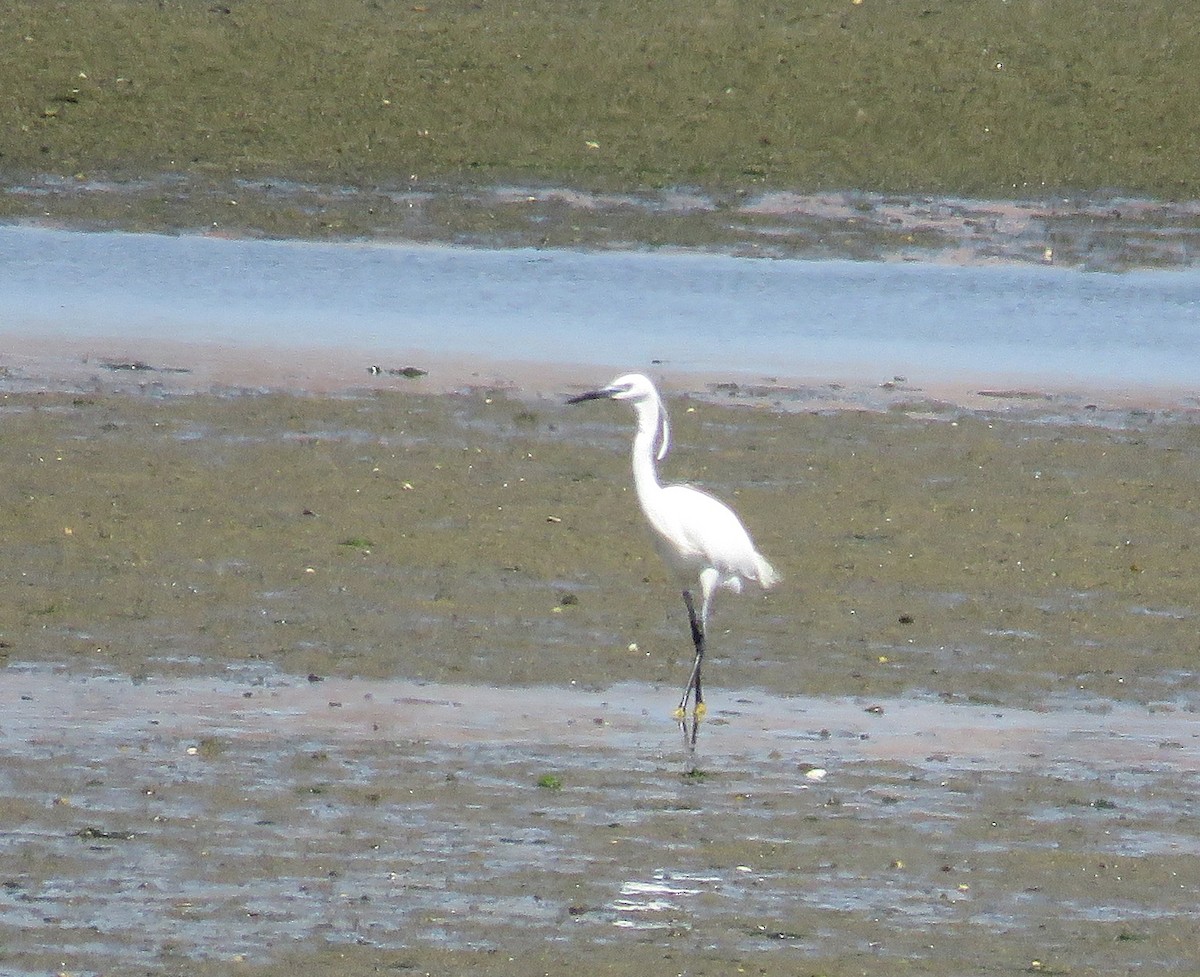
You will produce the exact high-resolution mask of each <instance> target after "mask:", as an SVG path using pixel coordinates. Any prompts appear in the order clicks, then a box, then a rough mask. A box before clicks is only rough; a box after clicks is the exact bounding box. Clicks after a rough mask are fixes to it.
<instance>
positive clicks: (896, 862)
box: [0, 663, 1200, 974]
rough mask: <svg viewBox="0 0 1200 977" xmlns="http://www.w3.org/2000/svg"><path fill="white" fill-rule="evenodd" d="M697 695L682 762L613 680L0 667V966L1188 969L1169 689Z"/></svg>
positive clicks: (674, 732) (1185, 746) (661, 702)
mask: <svg viewBox="0 0 1200 977" xmlns="http://www.w3.org/2000/svg"><path fill="white" fill-rule="evenodd" d="M712 697H713V698H714V699H719V700H722V701H723V702H724V704H725V705H724V707H723V708H718V709H717V710H715V711H714V713H713V714H712V715H711V716H710V717H709V718H708V719H706V721H705V722H704V723H703V724H702V727H701V730H700V735H699V742H698V746H697V750H696V754H695V755H694V756H689V755H688V752H687V751H686V750H685V747H684V744H683V742H682V740H681V738H680V735H679V730H678V729H677V728H676V726H675V724H674V723H673V721H672V720H671V719H670V718H669V716H668V710H669V702H668V701H666V699H667V698H668V697H665V694H664V692H663V691H662V690H660V689H654V688H651V687H649V686H644V685H638V684H633V683H625V684H621V685H618V686H614V687H612V688H610V689H606V690H603V691H599V692H585V691H579V690H575V689H564V688H530V689H503V690H498V689H490V688H484V687H478V686H462V685H459V686H450V685H437V684H418V683H409V682H397V681H363V680H345V679H329V680H325V681H311V680H305V679H304V678H302V677H289V676H282V675H278V674H275V673H273V672H271V671H269V670H263V671H260V672H259V673H258V674H254V675H251V674H247V675H244V676H242V677H241V678H233V679H221V678H183V677H174V678H152V679H148V680H144V681H138V682H135V681H131V680H130V679H129V678H127V677H122V676H119V675H93V676H90V677H80V676H77V675H64V674H57V673H55V672H53V671H51V670H49V669H47V668H45V667H44V666H24V665H20V664H19V663H14V664H13V665H10V667H9V668H8V669H7V671H6V678H5V682H4V684H3V686H2V687H0V708H2V710H3V716H4V720H3V725H2V726H0V749H2V750H3V754H4V766H3V776H2V778H0V810H2V811H3V812H4V822H5V823H6V824H7V825H8V826H9V827H8V829H7V830H6V831H5V832H4V833H3V834H2V835H0V877H2V878H3V879H4V880H5V882H4V887H3V890H2V891H0V905H2V906H3V913H2V920H3V921H2V922H0V933H2V935H3V945H4V959H5V961H6V972H9V973H13V974H25V973H29V974H32V973H40V972H42V967H43V962H44V961H47V960H51V959H52V960H54V961H57V962H58V963H56V964H55V966H62V967H66V968H69V969H71V970H74V971H78V970H81V971H82V972H87V973H109V972H118V971H120V972H125V971H127V970H133V969H139V968H149V969H150V970H151V971H155V970H156V969H157V968H160V967H162V966H164V965H167V964H169V963H170V962H171V961H177V960H184V959H191V960H194V961H200V960H207V961H209V962H211V963H220V962H233V961H240V962H244V963H245V964H247V965H253V964H266V963H268V962H270V961H271V960H273V959H277V958H279V957H280V956H281V955H284V954H286V953H288V952H289V951H290V950H291V949H293V948H296V947H299V946H306V945H307V946H313V945H323V946H333V947H345V948H354V947H357V948H371V949H373V950H375V951H381V950H384V951H386V950H408V951H410V952H414V953H417V954H418V959H420V957H419V954H420V953H421V952H422V950H425V951H429V952H435V951H437V952H440V951H454V952H462V951H474V950H497V949H499V950H506V949H511V948H512V947H513V946H520V945H523V944H524V943H525V942H527V941H529V940H538V941H550V942H551V943H553V944H556V945H558V946H559V947H560V949H561V950H562V952H563V953H564V954H565V955H567V956H569V955H570V954H571V953H572V952H579V951H580V950H582V948H584V947H590V948H592V950H593V951H594V952H600V953H601V954H603V953H604V952H605V949H604V948H608V949H609V950H611V951H612V952H614V953H616V954H618V955H619V954H620V953H621V952H622V949H623V948H626V947H630V946H638V945H644V944H640V943H639V941H640V940H642V939H643V938H647V939H653V940H661V939H664V938H667V939H669V940H670V941H671V942H672V943H673V944H674V945H676V946H677V947H678V948H679V949H680V950H681V951H685V950H688V949H689V948H690V949H692V950H696V949H699V948H703V947H708V946H718V945H719V946H721V947H722V952H723V953H724V954H726V959H734V960H736V959H740V958H741V957H743V956H745V955H750V956H755V957H757V956H761V955H766V957H767V959H771V958H774V959H775V960H776V962H777V963H779V964H780V965H782V966H784V967H786V966H790V965H791V966H794V965H796V964H798V963H799V961H802V960H814V959H819V958H822V957H826V956H828V957H831V958H832V959H838V958H840V957H842V956H844V955H847V954H848V955H849V956H850V957H851V958H853V957H855V956H858V955H861V954H866V955H867V956H868V957H870V958H871V959H874V960H875V965H876V966H879V967H883V968H884V969H886V968H887V967H888V966H889V965H890V964H889V961H890V962H891V964H894V965H896V966H901V965H902V964H904V962H906V961H908V962H912V961H914V960H917V961H924V962H925V966H926V967H927V970H926V972H938V971H939V968H940V967H943V966H944V965H945V964H946V962H947V961H957V962H958V964H960V965H964V964H966V965H972V964H973V965H978V964H981V963H982V962H983V961H984V960H986V959H988V957H989V955H993V954H996V953H997V952H998V953H1000V954H1001V963H1007V964H1009V965H1011V966H1014V967H1015V966H1016V965H1018V964H1023V967H1022V969H1025V968H1028V967H1029V966H1030V964H1031V961H1035V960H1050V961H1055V962H1067V961H1069V962H1070V963H1071V964H1072V969H1073V970H1074V969H1075V968H1076V967H1081V968H1082V967H1083V966H1086V965H1087V964H1088V962H1089V961H1092V960H1097V961H1099V960H1107V961H1110V962H1113V963H1115V962H1116V961H1117V960H1120V961H1121V962H1123V963H1126V964H1129V965H1133V964H1136V963H1138V962H1144V963H1153V964H1154V967H1155V970H1156V972H1158V973H1181V974H1182V973H1187V972H1190V971H1189V970H1188V967H1190V966H1191V964H1190V963H1189V962H1188V961H1189V958H1190V951H1188V950H1187V949H1185V947H1184V946H1183V945H1182V944H1181V943H1178V942H1176V941H1178V940H1180V939H1182V938H1183V937H1185V936H1186V934H1188V933H1189V932H1192V931H1193V930H1194V926H1195V922H1194V907H1195V900H1196V898H1197V895H1200V892H1198V891H1197V889H1198V885H1197V883H1198V881H1200V819H1198V818H1197V812H1196V809H1195V798H1196V795H1197V789H1198V788H1200V723H1198V722H1197V720H1196V717H1195V715H1194V714H1193V713H1191V712H1185V711H1175V710H1171V709H1166V710H1150V709H1147V708H1145V707H1142V706H1137V705H1128V704H1115V703H1104V702H1100V701H1097V700H1083V699H1081V700H1078V701H1062V702H1058V703H1056V704H1055V705H1053V706H1052V707H1048V708H1041V709H1038V710H1023V709H1014V708H1002V709H998V708H995V707H984V706H976V705H963V704H947V703H944V702H940V701H938V700H936V699H899V700H882V701H876V700H871V701H867V700H853V699H828V698H805V697H794V698H780V697H776V696H772V695H768V694H765V693H759V692H755V693H747V694H741V693H739V694H737V695H736V696H734V695H732V694H730V693H728V692H727V691H726V690H714V692H713V693H712ZM697 768H698V772H697ZM599 959H600V960H601V961H602V960H603V959H604V958H603V956H601V957H600V958H599ZM598 967H600V969H603V967H602V966H601V965H600V964H598ZM1002 969H1004V968H1003V967H1002ZM1035 969H1036V968H1035ZM960 972H961V971H960ZM1085 972H1090V971H1085Z"/></svg>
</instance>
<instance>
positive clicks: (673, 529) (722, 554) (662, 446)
mask: <svg viewBox="0 0 1200 977" xmlns="http://www.w3.org/2000/svg"><path fill="white" fill-rule="evenodd" d="M602 399H607V400H624V401H628V402H629V403H630V404H631V405H632V406H633V409H634V410H635V411H637V419H638V428H637V435H636V436H635V437H634V439H633V484H634V487H635V488H636V489H637V497H638V502H639V503H640V504H641V507H642V512H643V513H644V514H645V516H646V519H647V521H648V522H649V523H650V528H651V529H653V530H654V541H655V544H656V546H657V548H658V551H659V554H660V555H661V556H662V558H663V560H664V561H665V562H666V563H667V565H668V566H670V567H671V568H672V569H673V570H674V571H675V572H676V573H677V574H679V575H680V577H681V578H682V579H683V580H684V581H685V583H684V588H683V602H684V604H685V605H687V612H688V622H689V623H690V624H691V629H692V642H693V644H694V645H695V648H696V657H695V659H694V660H693V662H692V673H691V677H690V678H689V679H688V684H687V685H686V686H684V689H683V698H682V699H680V701H679V709H678V710H677V711H676V715H677V716H679V717H680V718H681V719H682V718H683V717H684V716H686V715H687V705H688V698H689V697H690V696H691V695H692V693H693V692H694V693H695V712H694V715H695V716H696V717H697V718H699V717H700V716H702V715H704V709H705V706H704V693H703V691H702V690H701V685H700V669H701V666H702V664H703V662H704V646H705V635H706V633H707V630H708V613H709V610H710V608H711V605H712V597H713V593H714V592H715V591H716V590H717V588H718V587H724V588H725V589H726V590H732V591H733V592H734V593H741V590H742V580H743V578H744V579H746V580H753V581H755V582H756V583H758V584H759V586H761V587H763V588H764V589H765V588H768V587H771V586H774V584H776V583H777V582H778V581H779V579H780V577H779V574H778V573H776V572H775V570H774V568H773V567H772V566H771V564H770V563H768V562H767V561H766V559H765V558H764V557H763V555H762V554H761V553H759V552H758V550H756V549H755V548H754V543H753V541H752V540H751V539H750V534H749V533H747V532H746V527H745V526H743V525H742V523H741V520H740V519H738V517H737V515H736V514H735V513H734V511H733V510H732V509H730V508H729V506H727V505H725V503H724V502H721V501H720V500H718V499H715V498H713V496H711V495H709V494H708V493H707V492H702V491H700V489H697V488H693V487H692V486H690V485H662V484H660V483H659V481H658V470H657V466H656V464H655V462H656V461H661V460H662V459H663V458H665V457H666V454H667V449H668V448H669V447H670V443H671V428H670V424H669V423H668V421H667V411H666V408H665V407H664V406H663V402H662V398H661V397H660V396H659V394H658V391H657V390H656V389H655V387H654V384H653V383H651V382H650V380H649V379H648V378H647V377H644V376H642V375H641V374H640V373H630V374H627V375H625V376H622V377H617V379H615V380H613V382H612V383H610V384H609V385H608V386H606V387H601V388H600V389H599V390H590V391H588V392H587V393H583V394H580V395H579V396H577V397H572V398H571V399H570V400H568V401H567V403H569V404H578V403H580V402H582V401H585V400H602ZM656 447H657V450H656ZM697 578H698V579H699V581H700V613H699V614H698V615H697V613H696V605H695V601H694V600H693V599H692V591H691V586H690V584H691V581H692V580H693V579H697Z"/></svg>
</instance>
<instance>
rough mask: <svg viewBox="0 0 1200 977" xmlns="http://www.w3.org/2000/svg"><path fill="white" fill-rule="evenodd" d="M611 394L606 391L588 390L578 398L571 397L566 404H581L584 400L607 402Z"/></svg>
mask: <svg viewBox="0 0 1200 977" xmlns="http://www.w3.org/2000/svg"><path fill="white" fill-rule="evenodd" d="M611 396H612V394H611V393H609V392H608V391H607V390H589V391H588V392H587V393H585V394H580V395H579V396H578V397H572V398H571V399H570V400H568V401H567V403H568V404H582V403H583V402H584V401H585V400H607V399H608V398H609V397H611Z"/></svg>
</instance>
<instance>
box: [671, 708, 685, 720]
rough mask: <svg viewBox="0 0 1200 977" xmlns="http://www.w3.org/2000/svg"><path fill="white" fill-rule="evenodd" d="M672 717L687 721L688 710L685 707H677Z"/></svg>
mask: <svg viewBox="0 0 1200 977" xmlns="http://www.w3.org/2000/svg"><path fill="white" fill-rule="evenodd" d="M671 715H672V716H674V717H675V718H676V719H686V718H687V710H686V709H685V708H684V707H683V706H677V707H676V709H675V711H674V712H673V713H671Z"/></svg>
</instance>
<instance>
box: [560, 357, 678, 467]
mask: <svg viewBox="0 0 1200 977" xmlns="http://www.w3.org/2000/svg"><path fill="white" fill-rule="evenodd" d="M585 400H626V401H629V403H630V404H632V405H633V407H634V409H635V410H637V412H638V417H639V419H640V420H639V424H640V425H641V426H642V427H643V428H646V429H649V430H650V431H651V433H652V434H653V436H654V440H655V441H657V443H658V451H657V457H658V458H659V460H660V461H661V460H662V459H663V458H664V457H666V454H667V448H668V447H669V446H670V444H671V426H670V424H669V423H668V421H667V409H666V408H665V407H664V406H663V402H662V398H661V397H659V395H658V391H657V390H656V389H655V387H654V384H653V383H651V382H650V378H649V377H644V376H642V374H640V373H626V374H625V375H624V376H623V377H617V378H616V379H615V380H614V381H612V383H610V384H608V385H607V386H605V387H601V388H600V389H599V390H589V391H588V392H587V393H582V394H579V395H578V396H577V397H572V398H571V399H570V400H568V401H567V403H568V404H579V403H582V402H583V401H585Z"/></svg>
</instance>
